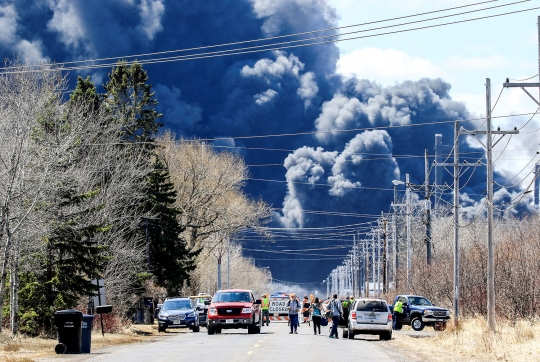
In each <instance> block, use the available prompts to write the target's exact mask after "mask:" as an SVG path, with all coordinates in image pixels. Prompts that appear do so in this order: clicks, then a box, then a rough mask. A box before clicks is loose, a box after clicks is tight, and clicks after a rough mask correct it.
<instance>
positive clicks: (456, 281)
mask: <svg viewBox="0 0 540 362" xmlns="http://www.w3.org/2000/svg"><path fill="white" fill-rule="evenodd" d="M468 132H469V131H460V130H459V121H455V122H454V162H453V163H446V162H437V161H434V162H433V166H440V167H453V168H454V323H455V325H456V326H457V325H458V324H459V291H460V290H459V289H460V288H459V173H460V170H461V167H477V166H480V165H481V163H480V162H479V161H478V162H476V163H467V162H463V163H459V135H460V134H469V133H468Z"/></svg>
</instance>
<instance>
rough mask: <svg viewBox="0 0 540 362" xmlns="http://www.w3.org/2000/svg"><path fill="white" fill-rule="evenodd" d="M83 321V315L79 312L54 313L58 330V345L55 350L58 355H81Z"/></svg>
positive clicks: (69, 310)
mask: <svg viewBox="0 0 540 362" xmlns="http://www.w3.org/2000/svg"><path fill="white" fill-rule="evenodd" d="M82 321H83V314H82V312H79V311H78V310H73V309H68V310H61V311H58V312H56V313H54V324H55V325H56V327H57V328H58V344H57V345H56V347H55V349H54V350H55V351H56V353H58V354H63V353H81V336H82Z"/></svg>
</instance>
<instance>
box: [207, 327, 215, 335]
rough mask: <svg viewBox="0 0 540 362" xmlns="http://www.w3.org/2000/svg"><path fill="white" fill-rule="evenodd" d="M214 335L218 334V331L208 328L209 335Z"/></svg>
mask: <svg viewBox="0 0 540 362" xmlns="http://www.w3.org/2000/svg"><path fill="white" fill-rule="evenodd" d="M214 333H216V330H215V329H214V327H210V326H208V334H210V335H211V334H214Z"/></svg>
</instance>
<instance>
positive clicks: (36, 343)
mask: <svg viewBox="0 0 540 362" xmlns="http://www.w3.org/2000/svg"><path fill="white" fill-rule="evenodd" d="M182 331H183V330H182ZM182 331H180V333H181V332H182ZM172 333H175V332H172ZM157 336H158V332H157V325H154V326H150V325H132V326H130V327H126V328H124V329H123V330H122V331H121V332H120V333H114V334H110V333H105V336H102V335H101V332H92V350H95V349H97V348H102V347H107V346H114V345H120V344H129V343H140V342H147V341H150V340H152V339H154V338H156V337H157ZM56 343H57V341H56V339H55V338H30V337H24V336H20V337H17V338H15V339H13V338H11V336H10V334H9V333H8V332H1V333H0V361H6V362H32V361H34V360H35V359H37V358H41V357H47V356H53V355H54V346H56Z"/></svg>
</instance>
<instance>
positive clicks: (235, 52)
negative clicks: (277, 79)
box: [3, 0, 540, 74]
mask: <svg viewBox="0 0 540 362" xmlns="http://www.w3.org/2000/svg"><path fill="white" fill-rule="evenodd" d="M528 1H531V0H523V1H520V2H516V3H511V4H505V5H501V6H508V5H515V4H518V3H521V2H528ZM499 7H500V6H499ZM537 9H540V7H534V8H528V9H522V10H516V11H511V12H506V13H500V14H494V15H488V16H483V17H477V18H471V19H465V20H458V21H453V22H448V23H440V24H434V25H426V26H422V27H416V28H409V29H401V30H395V31H389V32H385V33H377V34H370V35H363V36H356V37H350V38H343V39H334V40H325V41H318V42H311V43H306V44H295V45H287V46H278V47H275V48H272V46H273V45H272V44H269V45H265V46H267V47H269V48H265V49H257V48H258V46H254V47H251V49H250V48H245V49H248V50H243V51H239V50H238V49H236V50H235V49H231V50H226V51H219V52H214V54H208V55H200V54H194V55H187V56H177V57H170V58H163V59H159V60H152V59H150V60H145V61H139V62H138V63H139V64H159V63H168V62H177V61H189V60H198V59H208V58H215V57H221V56H233V55H241V54H251V53H259V52H268V51H276V50H284V49H290V48H299V47H306V46H313V45H321V44H328V43H337V42H342V41H348V40H357V39H364V38H371V37H377V36H383V35H390V34H398V33H405V32H411V31H416V30H423V29H431V28H436V27H441V26H447V25H454V24H460V23H466V22H471V21H478V20H483V19H490V18H496V17H501V16H507V15H512V14H518V13H522V12H526V11H532V10H537ZM417 22H421V21H417ZM411 23H414V22H411ZM356 33H357V32H356ZM338 36H340V34H337V35H330V36H326V37H338ZM316 38H317V37H315V38H311V39H304V40H300V41H309V40H313V39H316ZM203 54H204V53H203ZM115 65H116V64H115V63H112V64H97V65H88V66H77V67H65V68H41V69H37V68H36V69H31V68H29V70H21V71H4V72H3V73H4V74H12V73H26V72H45V71H59V70H61V71H70V70H86V69H98V68H108V67H111V66H115Z"/></svg>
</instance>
